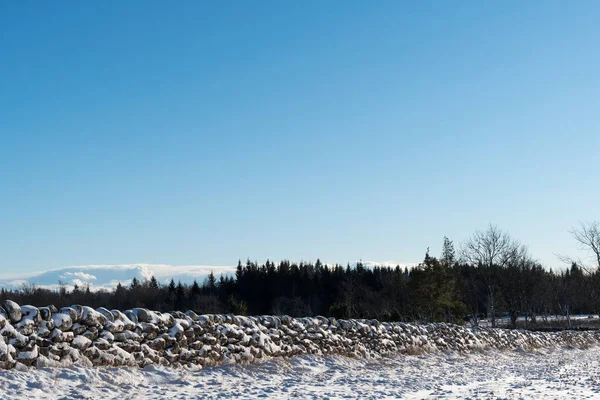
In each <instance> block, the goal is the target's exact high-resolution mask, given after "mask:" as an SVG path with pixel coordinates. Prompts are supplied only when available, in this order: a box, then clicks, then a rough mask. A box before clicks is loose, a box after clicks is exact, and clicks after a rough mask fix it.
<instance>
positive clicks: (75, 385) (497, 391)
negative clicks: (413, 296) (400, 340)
mask: <svg viewBox="0 0 600 400" xmlns="http://www.w3.org/2000/svg"><path fill="white" fill-rule="evenodd" d="M599 372H600V347H592V348H589V349H586V350H578V349H565V348H561V349H553V350H549V349H544V350H539V351H535V352H524V351H506V352H501V351H486V352H478V353H472V354H466V355H461V354H456V353H452V354H429V355H423V356H406V355H404V356H397V357H394V358H386V359H380V360H377V361H366V360H359V359H350V358H345V357H339V356H330V357H317V356H301V357H296V358H293V359H291V360H281V359H279V360H272V361H267V362H264V363H262V364H255V365H246V366H240V365H232V366H226V367H219V368H212V369H206V370H189V369H173V368H168V367H148V368H145V369H131V368H84V367H71V368H64V369H57V368H44V369H39V370H36V369H30V370H26V371H16V370H10V371H0V397H1V398H2V399H22V398H28V399H59V398H60V399H117V398H118V399H123V400H125V399H202V398H221V399H230V398H249V399H252V398H275V399H296V398H299V399H326V398H329V399H354V398H360V399H396V398H406V399H421V398H433V399H440V398H471V399H476V398H487V399H489V398H492V399H493V398H501V399H513V398H514V399H518V398H544V399H580V398H582V399H583V398H598V397H600V374H599Z"/></svg>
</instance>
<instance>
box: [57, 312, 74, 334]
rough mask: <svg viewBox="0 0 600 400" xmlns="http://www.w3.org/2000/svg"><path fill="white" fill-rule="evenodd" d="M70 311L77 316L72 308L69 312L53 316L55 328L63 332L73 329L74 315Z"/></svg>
mask: <svg viewBox="0 0 600 400" xmlns="http://www.w3.org/2000/svg"><path fill="white" fill-rule="evenodd" d="M61 310H63V309H61ZM68 310H72V312H73V313H75V315H77V314H76V312H75V310H73V309H71V308H68V309H67V312H62V311H61V312H58V313H56V314H52V322H53V323H54V326H55V328H56V329H59V330H61V331H63V332H66V331H68V330H69V329H71V327H73V318H72V315H73V313H72V312H69V311H68Z"/></svg>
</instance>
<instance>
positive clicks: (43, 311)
mask: <svg viewBox="0 0 600 400" xmlns="http://www.w3.org/2000/svg"><path fill="white" fill-rule="evenodd" d="M39 311H40V315H41V316H42V319H43V320H44V321H50V320H51V319H52V313H55V312H58V310H57V309H56V307H55V306H54V305H52V304H51V305H49V306H46V307H40V308H39Z"/></svg>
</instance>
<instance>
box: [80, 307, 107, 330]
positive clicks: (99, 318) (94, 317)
mask: <svg viewBox="0 0 600 400" xmlns="http://www.w3.org/2000/svg"><path fill="white" fill-rule="evenodd" d="M106 321H107V320H106V317H105V316H104V315H103V314H101V313H99V312H98V311H96V310H94V309H93V308H92V307H87V306H81V323H82V324H83V325H85V326H87V327H96V328H97V327H102V326H104V324H105V323H106Z"/></svg>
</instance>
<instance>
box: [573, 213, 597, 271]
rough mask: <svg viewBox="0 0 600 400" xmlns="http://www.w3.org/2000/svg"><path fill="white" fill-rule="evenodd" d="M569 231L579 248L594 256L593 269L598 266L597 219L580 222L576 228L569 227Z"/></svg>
mask: <svg viewBox="0 0 600 400" xmlns="http://www.w3.org/2000/svg"><path fill="white" fill-rule="evenodd" d="M569 232H570V233H571V234H572V235H573V237H574V238H575V240H576V241H577V243H579V246H580V248H581V250H583V251H586V252H588V253H590V255H591V256H592V257H593V258H594V262H595V263H596V265H595V267H596V268H595V269H598V268H600V223H598V221H592V222H590V223H584V222H580V223H579V226H578V227H577V228H571V230H570V231H569Z"/></svg>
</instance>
